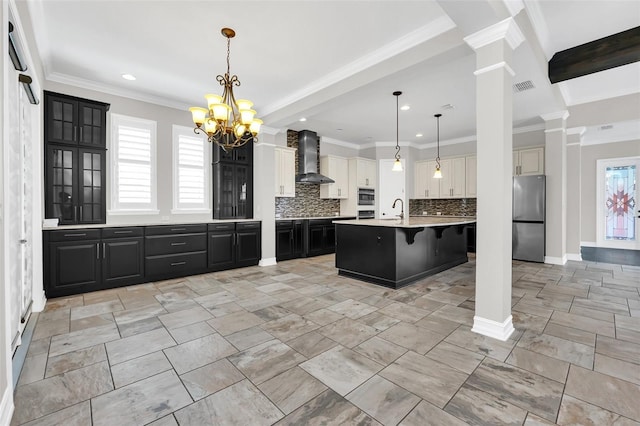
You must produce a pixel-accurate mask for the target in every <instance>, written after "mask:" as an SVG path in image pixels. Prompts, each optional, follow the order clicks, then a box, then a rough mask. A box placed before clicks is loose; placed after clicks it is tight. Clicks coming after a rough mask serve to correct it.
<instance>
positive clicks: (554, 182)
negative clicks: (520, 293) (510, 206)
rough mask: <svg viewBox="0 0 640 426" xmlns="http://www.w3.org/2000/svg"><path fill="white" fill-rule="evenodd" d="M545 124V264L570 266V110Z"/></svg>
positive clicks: (549, 117)
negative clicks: (568, 120) (568, 210)
mask: <svg viewBox="0 0 640 426" xmlns="http://www.w3.org/2000/svg"><path fill="white" fill-rule="evenodd" d="M541 117H542V119H543V120H544V121H545V126H546V129H545V131H544V136H545V143H544V172H545V175H547V189H546V193H547V203H546V210H547V212H546V218H545V229H546V232H545V239H546V242H545V256H544V262H545V263H552V264H554V265H564V264H565V263H567V132H566V129H567V118H568V117H569V112H568V111H559V112H555V113H551V114H545V115H542V116H541Z"/></svg>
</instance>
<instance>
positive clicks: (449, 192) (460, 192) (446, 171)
mask: <svg viewBox="0 0 640 426" xmlns="http://www.w3.org/2000/svg"><path fill="white" fill-rule="evenodd" d="M440 170H441V171H442V179H440V198H464V197H465V186H466V181H465V175H466V170H465V159H464V157H460V158H449V159H446V160H440ZM434 180H438V179H434Z"/></svg>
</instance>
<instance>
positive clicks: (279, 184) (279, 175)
mask: <svg viewBox="0 0 640 426" xmlns="http://www.w3.org/2000/svg"><path fill="white" fill-rule="evenodd" d="M274 151H275V160H276V161H275V169H276V170H275V171H276V186H275V191H276V197H295V196H296V150H295V149H294V148H284V147H276V148H275V150H274Z"/></svg>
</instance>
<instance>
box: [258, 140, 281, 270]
mask: <svg viewBox="0 0 640 426" xmlns="http://www.w3.org/2000/svg"><path fill="white" fill-rule="evenodd" d="M263 129H264V127H263ZM270 133H271V134H269V133H267V132H265V133H261V134H260V142H258V143H257V144H256V145H255V146H254V147H253V148H254V155H253V213H254V215H253V217H254V218H255V219H258V220H260V221H261V222H262V237H261V238H262V240H261V244H262V258H261V259H260V262H259V265H260V266H270V265H275V264H276V219H275V218H276V201H275V200H276V199H275V196H276V194H275V179H276V172H275V149H274V148H275V143H274V141H275V135H274V134H273V132H270Z"/></svg>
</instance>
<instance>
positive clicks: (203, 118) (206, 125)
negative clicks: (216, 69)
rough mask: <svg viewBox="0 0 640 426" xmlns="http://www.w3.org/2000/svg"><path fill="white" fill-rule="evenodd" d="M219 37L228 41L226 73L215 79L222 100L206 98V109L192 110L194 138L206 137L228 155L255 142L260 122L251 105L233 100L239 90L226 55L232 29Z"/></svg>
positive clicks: (251, 103)
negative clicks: (203, 135) (235, 87)
mask: <svg viewBox="0 0 640 426" xmlns="http://www.w3.org/2000/svg"><path fill="white" fill-rule="evenodd" d="M221 33H222V35H223V36H225V37H226V38H227V72H226V73H225V74H224V75H218V76H217V77H216V80H218V83H220V85H221V86H223V87H224V90H223V91H222V96H219V95H212V94H207V95H204V97H205V99H206V100H207V106H208V108H200V107H191V108H189V111H191V114H192V118H193V122H194V123H195V125H196V127H195V128H194V129H193V131H194V132H195V133H196V134H200V133H202V132H204V133H206V134H207V140H208V141H209V142H211V143H216V144H218V145H220V147H221V148H222V149H223V150H224V151H225V152H228V151H229V150H232V149H233V148H238V147H240V146H242V145H244V144H246V143H247V142H249V141H252V140H253V141H255V142H257V141H258V139H257V136H258V133H259V132H260V125H261V124H262V120H260V119H258V118H254V116H255V114H256V112H255V111H254V110H253V109H251V107H252V106H253V102H251V101H248V100H246V99H238V100H236V98H235V96H234V94H233V86H240V80H238V76H236V75H233V76H232V75H231V73H230V72H229V54H230V45H231V39H232V38H233V37H235V35H236V32H235V31H234V30H232V29H231V28H223V29H222V31H221Z"/></svg>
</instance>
